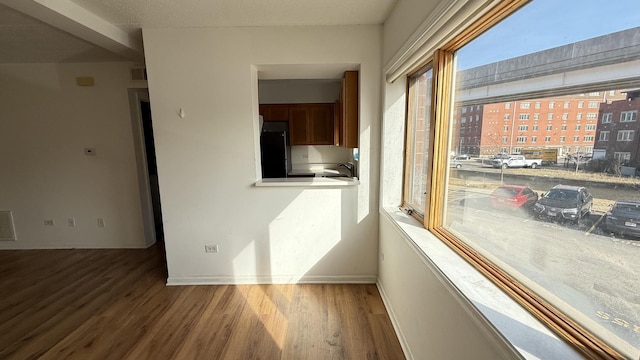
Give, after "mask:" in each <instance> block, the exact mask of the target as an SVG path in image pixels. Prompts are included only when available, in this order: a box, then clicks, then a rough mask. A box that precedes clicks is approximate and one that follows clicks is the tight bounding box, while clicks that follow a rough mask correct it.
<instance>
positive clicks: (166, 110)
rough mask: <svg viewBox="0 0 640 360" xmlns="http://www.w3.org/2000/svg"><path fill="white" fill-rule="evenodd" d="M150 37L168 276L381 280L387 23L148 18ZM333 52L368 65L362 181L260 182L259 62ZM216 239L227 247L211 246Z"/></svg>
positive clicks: (363, 73) (363, 74)
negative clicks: (182, 22) (181, 24)
mask: <svg viewBox="0 0 640 360" xmlns="http://www.w3.org/2000/svg"><path fill="white" fill-rule="evenodd" d="M143 36H144V43H145V55H146V59H147V71H148V74H149V91H150V96H151V105H152V110H153V115H154V136H155V141H156V154H157V159H158V171H159V181H160V192H161V199H162V211H163V216H164V229H165V240H166V250H167V262H168V268H169V280H168V281H169V283H221V282H233V283H239V282H294V281H299V280H300V281H322V282H328V281H329V282H331V281H349V282H353V281H365V282H374V281H375V279H376V276H377V245H378V227H377V224H378V213H377V209H378V197H377V196H378V176H379V174H378V163H379V154H378V152H379V150H378V149H379V127H380V106H379V103H380V84H381V64H380V54H381V27H380V26H352V27H348V26H347V27H338V26H335V27H333V26H332V27H277V28H269V27H267V28H198V29H146V30H144V31H143ZM323 63H327V64H360V89H361V94H360V110H361V113H360V131H361V133H360V145H361V148H360V185H359V186H355V187H346V188H320V189H317V188H314V189H310V188H256V187H254V186H253V184H254V182H255V181H256V180H257V179H258V178H259V177H260V176H259V173H258V171H259V166H257V164H258V155H259V151H258V133H257V131H258V126H257V122H258V119H257V115H258V91H257V88H258V87H257V70H256V66H259V65H269V64H323ZM180 108H183V109H184V112H185V117H184V118H180V117H179V116H178V115H177V113H178V111H179V109H180ZM205 244H218V245H219V249H220V252H219V253H217V254H210V253H205V252H204V245H205Z"/></svg>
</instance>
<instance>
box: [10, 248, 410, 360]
mask: <svg viewBox="0 0 640 360" xmlns="http://www.w3.org/2000/svg"><path fill="white" fill-rule="evenodd" d="M163 259H164V254H163V253H162V248H161V247H160V246H154V247H152V248H151V249H145V250H22V251H0V289H1V290H0V298H1V299H2V301H1V302H0V359H20V360H22V359H56V360H58V359H83V360H84V359H136V360H138V359H154V360H157V359H268V360H270V359H404V355H403V353H402V350H401V348H400V344H399V342H398V339H397V337H396V335H395V332H394V331H393V328H392V325H391V321H390V320H389V317H388V314H387V312H386V310H385V308H384V306H383V304H382V300H381V298H380V294H379V293H378V290H377V288H376V287H375V285H239V286H180V287H177V286H171V287H167V286H165V281H166V267H165V265H164V261H163Z"/></svg>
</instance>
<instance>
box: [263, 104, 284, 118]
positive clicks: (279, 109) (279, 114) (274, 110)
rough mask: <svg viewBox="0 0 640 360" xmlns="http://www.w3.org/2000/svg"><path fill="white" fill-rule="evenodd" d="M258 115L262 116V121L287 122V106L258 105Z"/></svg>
mask: <svg viewBox="0 0 640 360" xmlns="http://www.w3.org/2000/svg"><path fill="white" fill-rule="evenodd" d="M260 115H262V120H264V121H289V105H287V104H265V105H260Z"/></svg>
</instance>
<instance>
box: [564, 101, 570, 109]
mask: <svg viewBox="0 0 640 360" xmlns="http://www.w3.org/2000/svg"><path fill="white" fill-rule="evenodd" d="M569 104H570V102H569V101H565V102H564V108H565V109H568V108H569Z"/></svg>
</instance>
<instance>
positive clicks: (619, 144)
mask: <svg viewBox="0 0 640 360" xmlns="http://www.w3.org/2000/svg"><path fill="white" fill-rule="evenodd" d="M623 94H625V95H626V96H625V98H624V99H621V100H615V101H608V102H603V103H602V104H600V108H599V112H598V119H599V121H598V126H597V132H596V139H595V144H594V155H596V154H597V156H598V157H613V158H615V159H617V160H618V161H620V163H622V164H623V165H626V166H634V167H637V166H639V165H640V139H639V137H638V135H639V134H640V125H639V123H638V112H639V111H640V90H629V91H624V92H623Z"/></svg>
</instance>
